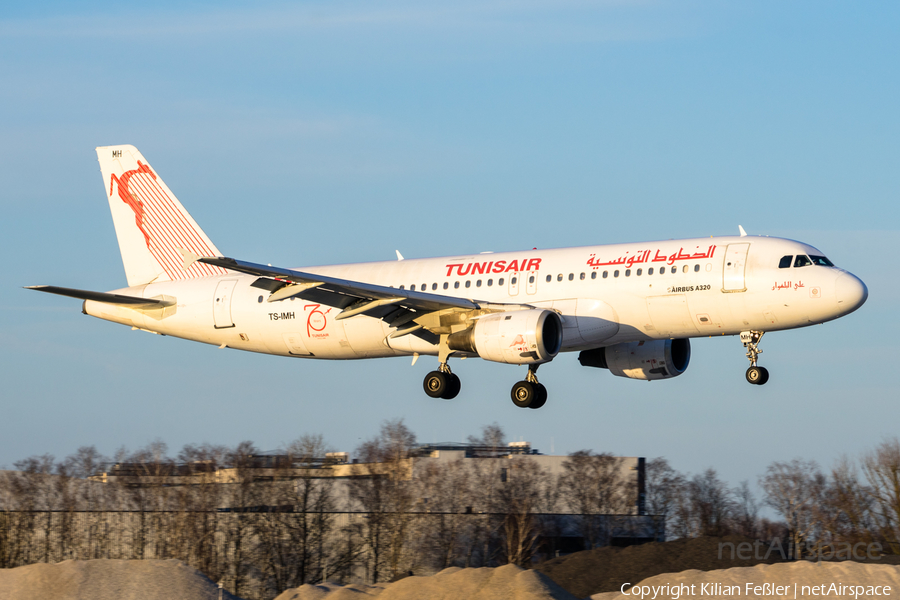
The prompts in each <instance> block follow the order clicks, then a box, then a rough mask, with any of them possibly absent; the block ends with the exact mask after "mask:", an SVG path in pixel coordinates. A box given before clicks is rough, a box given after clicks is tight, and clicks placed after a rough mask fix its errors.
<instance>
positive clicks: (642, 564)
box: [534, 536, 781, 598]
mask: <svg viewBox="0 0 900 600" xmlns="http://www.w3.org/2000/svg"><path fill="white" fill-rule="evenodd" d="M741 542H752V540H751V539H750V538H745V537H742V536H727V537H700V538H689V539H680V540H673V541H671V542H652V543H649V544H641V545H639V546H627V547H625V548H616V547H612V546H607V547H604V548H596V549H594V550H585V551H582V552H575V553H574V554H569V555H568V556H562V557H560V558H554V559H551V560H548V561H545V562H543V563H541V564H539V565H537V566H536V567H535V568H534V569H535V570H536V571H540V572H541V573H543V574H544V575H547V576H548V577H550V578H551V579H553V581H555V582H556V583H558V584H559V585H561V586H563V587H564V588H565V589H567V590H569V592H570V593H572V594H574V595H576V596H578V597H579V598H584V597H586V596H590V595H591V594H598V593H600V592H612V591H615V590H618V589H619V586H621V585H622V583H624V582H626V581H630V582H632V583H637V582H638V581H642V580H644V579H647V578H648V577H653V576H654V575H659V574H661V573H680V572H681V571H686V570H688V569H699V570H700V571H712V570H713V569H724V568H731V567H752V566H753V565H756V564H759V563H775V562H780V561H781V556H780V555H779V554H778V553H777V552H773V553H772V554H770V555H769V557H768V559H765V558H763V559H756V558H751V559H749V560H740V559H737V558H735V560H731V559H730V554H728V559H726V560H722V559H720V558H719V544H720V543H731V544H734V545H735V546H737V544H740V543H741ZM765 551H766V549H763V551H762V552H761V553H760V554H761V556H765Z"/></svg>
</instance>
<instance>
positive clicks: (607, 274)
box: [603, 271, 609, 279]
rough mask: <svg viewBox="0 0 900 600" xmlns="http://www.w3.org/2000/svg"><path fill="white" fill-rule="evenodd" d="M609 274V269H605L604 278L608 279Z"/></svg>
mask: <svg viewBox="0 0 900 600" xmlns="http://www.w3.org/2000/svg"><path fill="white" fill-rule="evenodd" d="M608 276H609V271H603V279H606V278H607V277H608Z"/></svg>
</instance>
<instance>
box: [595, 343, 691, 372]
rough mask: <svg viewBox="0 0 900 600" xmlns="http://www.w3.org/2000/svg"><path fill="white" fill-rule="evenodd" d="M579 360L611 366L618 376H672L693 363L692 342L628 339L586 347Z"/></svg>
mask: <svg viewBox="0 0 900 600" xmlns="http://www.w3.org/2000/svg"><path fill="white" fill-rule="evenodd" d="M578 362H580V363H581V365H582V366H584V367H599V368H601V369H609V370H610V372H611V373H612V374H613V375H615V376H617V377H628V378H630V379H644V380H652V379H669V378H671V377H678V376H679V375H681V374H682V373H684V372H685V371H686V370H687V368H688V364H689V363H690V362H691V341H690V340H687V339H680V340H652V341H649V342H626V343H624V344H616V345H615V346H607V347H605V348H595V349H594V350H585V351H583V352H581V353H580V354H579V355H578Z"/></svg>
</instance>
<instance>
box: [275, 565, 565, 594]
mask: <svg viewBox="0 0 900 600" xmlns="http://www.w3.org/2000/svg"><path fill="white" fill-rule="evenodd" d="M373 597H377V598H378V600H578V598H576V597H575V596H573V595H572V594H570V593H569V592H567V591H566V590H564V589H563V588H561V587H560V586H558V585H557V584H556V583H554V582H553V580H551V579H550V578H549V577H547V576H546V575H543V574H541V573H538V572H536V571H526V570H524V569H520V568H519V567H516V566H514V565H506V566H503V567H498V568H496V569H491V568H487V567H484V568H480V569H460V568H457V567H452V568H450V569H444V570H443V571H441V572H440V573H438V574H436V575H432V576H430V577H406V578H404V579H401V580H400V581H397V582H394V583H390V584H384V585H376V586H365V585H348V586H343V587H342V586H338V585H333V584H326V585H304V586H301V587H298V588H294V589H292V590H287V591H286V592H284V593H282V594H281V595H280V596H278V597H277V598H276V599H275V600H367V599H368V598H373Z"/></svg>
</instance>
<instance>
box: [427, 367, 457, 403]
mask: <svg viewBox="0 0 900 600" xmlns="http://www.w3.org/2000/svg"><path fill="white" fill-rule="evenodd" d="M449 379H450V378H449V377H448V376H447V374H446V373H441V372H440V371H432V372H431V373H429V374H428V375H426V376H425V381H424V382H423V383H422V387H424V388H425V393H426V394H428V395H429V396H431V397H432V398H443V397H444V394H446V393H447V392H448V391H449V387H450V381H449ZM457 392H458V390H457Z"/></svg>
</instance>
